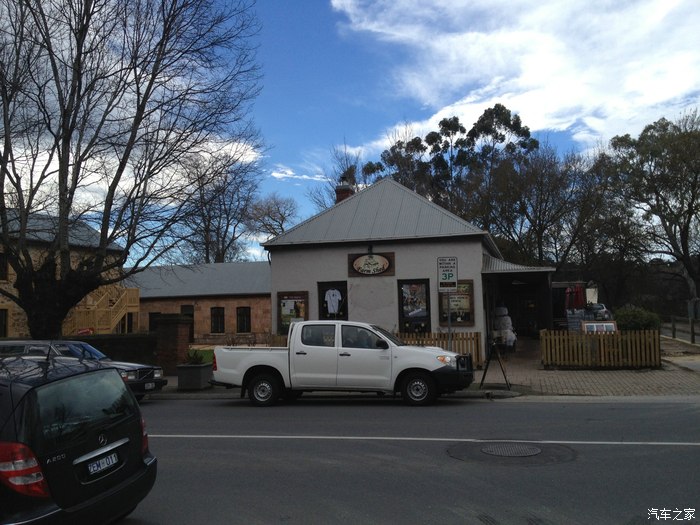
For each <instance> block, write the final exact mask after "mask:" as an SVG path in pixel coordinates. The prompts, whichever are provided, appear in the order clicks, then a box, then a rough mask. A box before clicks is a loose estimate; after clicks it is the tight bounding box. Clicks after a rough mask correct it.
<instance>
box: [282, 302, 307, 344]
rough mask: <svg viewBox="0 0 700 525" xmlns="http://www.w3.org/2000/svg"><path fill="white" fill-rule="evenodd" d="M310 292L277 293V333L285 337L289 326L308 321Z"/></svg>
mask: <svg viewBox="0 0 700 525" xmlns="http://www.w3.org/2000/svg"><path fill="white" fill-rule="evenodd" d="M308 304H309V293H308V292H278V293H277V333H279V334H281V335H285V334H286V333H287V332H289V325H290V324H292V323H293V322H295V321H305V320H307V319H308Z"/></svg>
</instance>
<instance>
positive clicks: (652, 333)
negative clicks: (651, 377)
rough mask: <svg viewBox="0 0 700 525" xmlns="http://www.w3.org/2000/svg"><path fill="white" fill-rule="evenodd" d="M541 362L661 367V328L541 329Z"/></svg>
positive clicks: (559, 365) (560, 365)
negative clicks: (605, 330)
mask: <svg viewBox="0 0 700 525" xmlns="http://www.w3.org/2000/svg"><path fill="white" fill-rule="evenodd" d="M540 348H541V350H542V364H543V365H544V366H545V367H548V366H550V367H556V368H611V369H612V368H658V367H660V366H661V338H660V335H659V331H658V330H629V331H619V332H615V333H589V334H587V333H577V332H568V331H565V330H541V331H540Z"/></svg>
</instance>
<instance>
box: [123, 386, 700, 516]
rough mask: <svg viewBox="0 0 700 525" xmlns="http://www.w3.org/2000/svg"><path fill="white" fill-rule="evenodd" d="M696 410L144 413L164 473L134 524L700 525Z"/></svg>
mask: <svg viewBox="0 0 700 525" xmlns="http://www.w3.org/2000/svg"><path fill="white" fill-rule="evenodd" d="M699 401H700V400H699V399H698V398H657V399H632V400H630V399H629V398H626V399H624V400H623V399H620V400H609V399H606V400H601V399H591V398H536V399H535V398H516V399H512V400H498V401H484V400H454V399H450V400H442V401H441V402H439V403H438V404H437V405H436V406H433V407H427V408H412V407H406V406H404V405H403V404H401V402H400V401H399V400H393V399H391V398H384V399H379V398H376V399H374V398H359V399H358V398H352V397H350V398H330V399H329V398H313V399H312V398H307V399H302V400H300V401H299V402H298V403H296V404H294V405H280V406H276V407H272V408H265V409H260V408H253V407H251V406H249V405H248V403H247V401H246V400H172V401H171V400H157V401H150V402H145V403H144V404H143V412H144V415H145V417H146V421H147V426H148V431H149V433H150V435H151V438H150V444H151V449H152V450H153V451H154V452H155V454H156V455H157V456H158V458H159V475H158V480H157V482H156V486H155V487H154V489H153V491H152V492H151V494H150V495H149V496H148V497H147V499H146V500H144V501H143V502H142V503H141V505H140V506H139V507H138V508H137V509H136V511H134V513H133V514H132V515H131V517H130V518H129V519H127V520H125V522H124V523H125V524H126V525H137V524H141V525H145V524H195V523H206V524H236V523H245V524H256V523H263V524H277V523H285V524H286V523H290V524H316V523H319V524H327V523H347V524H370V523H386V524H394V523H401V524H413V523H416V524H429V523H434V524H453V523H454V524H471V523H474V524H488V525H497V524H528V525H533V524H540V525H545V524H572V525H573V524H591V523H596V524H606V523H610V524H616V525H617V524H641V523H647V524H648V523H655V522H657V521H666V522H668V521H673V523H684V524H688V523H700V519H699V518H698V516H700V476H698V465H700V417H699V416H700V403H699ZM657 517H660V519H656V518H657ZM680 518H682V519H680Z"/></svg>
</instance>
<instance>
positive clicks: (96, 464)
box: [88, 452, 119, 474]
mask: <svg viewBox="0 0 700 525" xmlns="http://www.w3.org/2000/svg"><path fill="white" fill-rule="evenodd" d="M118 462H119V457H118V456H117V453H116V452H113V453H112V454H110V455H109V456H105V457H103V458H100V459H98V460H97V461H93V462H92V463H88V472H89V473H90V474H97V473H98V472H102V471H103V470H105V469H108V468H109V467H111V466H112V465H116V464H117V463H118Z"/></svg>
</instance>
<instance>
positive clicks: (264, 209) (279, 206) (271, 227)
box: [249, 193, 298, 238]
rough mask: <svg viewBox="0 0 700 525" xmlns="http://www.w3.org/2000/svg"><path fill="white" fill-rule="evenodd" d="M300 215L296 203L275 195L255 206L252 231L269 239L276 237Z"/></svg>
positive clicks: (251, 216) (251, 215) (289, 198)
mask: <svg viewBox="0 0 700 525" xmlns="http://www.w3.org/2000/svg"><path fill="white" fill-rule="evenodd" d="M297 214H298V207H297V203H296V201H295V200H294V199H293V198H291V197H282V196H280V195H277V194H276V193H273V194H271V195H268V196H267V197H265V198H264V199H261V200H259V201H257V202H256V203H254V204H253V206H252V210H251V213H250V214H249V215H250V226H249V228H250V230H251V231H254V232H256V233H258V234H261V235H263V236H265V237H267V238H272V237H275V236H277V235H279V234H281V233H284V231H285V230H286V229H287V227H288V226H289V224H290V223H292V222H293V221H294V220H295V219H296V218H297Z"/></svg>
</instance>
